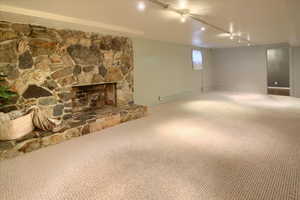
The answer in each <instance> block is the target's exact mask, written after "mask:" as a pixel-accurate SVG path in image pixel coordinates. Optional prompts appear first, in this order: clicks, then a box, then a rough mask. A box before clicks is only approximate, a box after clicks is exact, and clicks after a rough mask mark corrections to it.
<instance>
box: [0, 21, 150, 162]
mask: <svg viewBox="0 0 300 200" xmlns="http://www.w3.org/2000/svg"><path fill="white" fill-rule="evenodd" d="M133 69H134V66H133V47H132V42H131V40H130V39H129V38H126V37H119V36H109V35H101V34H95V33H85V32H81V31H72V30H56V29H52V28H46V27H42V26H35V25H27V24H16V23H10V22H0V72H3V73H5V74H6V75H7V78H6V80H5V83H4V84H5V85H7V86H9V87H10V88H12V90H14V91H15V92H16V93H17V94H18V96H17V97H16V98H14V99H13V100H12V101H11V103H10V104H8V105H5V106H2V107H1V108H0V112H5V113H6V112H10V111H13V110H23V109H26V108H29V107H31V106H38V107H39V108H40V109H41V110H42V111H43V113H44V114H46V115H47V116H48V117H49V118H53V119H58V120H61V121H62V122H63V129H62V130H61V131H59V132H58V133H52V132H45V131H40V130H35V131H34V132H33V133H31V134H29V135H27V136H25V137H24V138H20V139H18V140H15V141H0V160H2V159H6V158H11V157H15V156H17V155H20V154H23V153H27V152H30V151H33V150H36V149H39V148H42V147H45V146H48V145H52V144H57V143H60V142H62V141H65V140H68V139H70V138H72V137H78V136H81V135H85V134H88V133H91V132H95V131H99V130H102V129H105V128H108V127H111V126H114V125H117V124H120V123H123V122H126V121H129V120H133V119H137V118H140V117H143V116H145V115H146V112H147V108H146V107H144V106H139V105H135V104H134V99H133V92H134V89H133Z"/></svg>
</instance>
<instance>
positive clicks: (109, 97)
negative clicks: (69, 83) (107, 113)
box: [72, 83, 117, 113]
mask: <svg viewBox="0 0 300 200" xmlns="http://www.w3.org/2000/svg"><path fill="white" fill-rule="evenodd" d="M116 85H117V83H102V84H95V85H77V86H73V87H72V111H73V113H75V112H82V111H91V110H97V109H101V108H104V107H108V106H112V107H115V106H116V105H117V93H116Z"/></svg>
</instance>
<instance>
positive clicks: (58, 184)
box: [0, 93, 300, 200]
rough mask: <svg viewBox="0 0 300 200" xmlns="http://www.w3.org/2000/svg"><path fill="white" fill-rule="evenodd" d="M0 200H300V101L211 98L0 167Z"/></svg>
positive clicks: (171, 106)
mask: <svg viewBox="0 0 300 200" xmlns="http://www.w3.org/2000/svg"><path fill="white" fill-rule="evenodd" d="M0 199H1V200H69V199H72V200H75V199H76V200H102V199H103V200H144V199H147V200H160V199H161V200H225V199H226V200H240V199H241V200H256V199H265V200H275V199H278V200H297V199H300V100H297V99H294V98H290V97H274V96H273V97H268V96H260V95H253V94H234V93H210V94H206V95H199V96H196V97H193V98H191V97H190V98H187V99H185V100H180V101H177V102H173V103H168V104H163V105H159V106H156V107H154V108H152V112H151V114H150V116H148V117H147V118H144V119H141V120H137V121H133V122H129V123H127V124H123V125H120V126H118V127H114V128H111V129H107V130H104V131H102V132H101V133H96V134H92V135H88V136H85V137H81V138H77V139H74V140H71V141H68V142H66V143H63V144H60V145H56V146H51V147H49V148H45V149H42V150H39V151H37V152H33V153H31V154H27V155H25V156H22V157H18V158H16V159H13V160H7V161H4V162H0Z"/></svg>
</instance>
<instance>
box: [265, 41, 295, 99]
mask: <svg viewBox="0 0 300 200" xmlns="http://www.w3.org/2000/svg"><path fill="white" fill-rule="evenodd" d="M289 60H290V59H289V48H285V47H282V48H274V49H268V50H267V67H268V70H267V71H268V94H270V95H282V96H290V63H289V62H290V61H289Z"/></svg>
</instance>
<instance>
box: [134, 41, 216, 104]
mask: <svg viewBox="0 0 300 200" xmlns="http://www.w3.org/2000/svg"><path fill="white" fill-rule="evenodd" d="M133 47H134V53H135V56H134V58H135V74H134V75H135V77H134V79H135V102H136V103H138V104H145V105H153V104H157V103H159V100H158V99H159V96H162V97H167V96H171V97H170V99H172V97H174V98H175V97H178V96H181V95H185V94H187V93H190V92H201V89H202V88H203V89H204V90H208V89H209V88H210V87H211V78H210V76H211V73H210V59H211V55H210V51H209V50H207V49H205V50H203V52H204V58H205V63H204V68H205V70H204V71H194V70H193V69H192V57H191V51H192V47H191V46H184V45H178V44H172V43H166V42H159V41H152V40H146V39H133ZM202 77H204V78H203V79H202Z"/></svg>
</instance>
